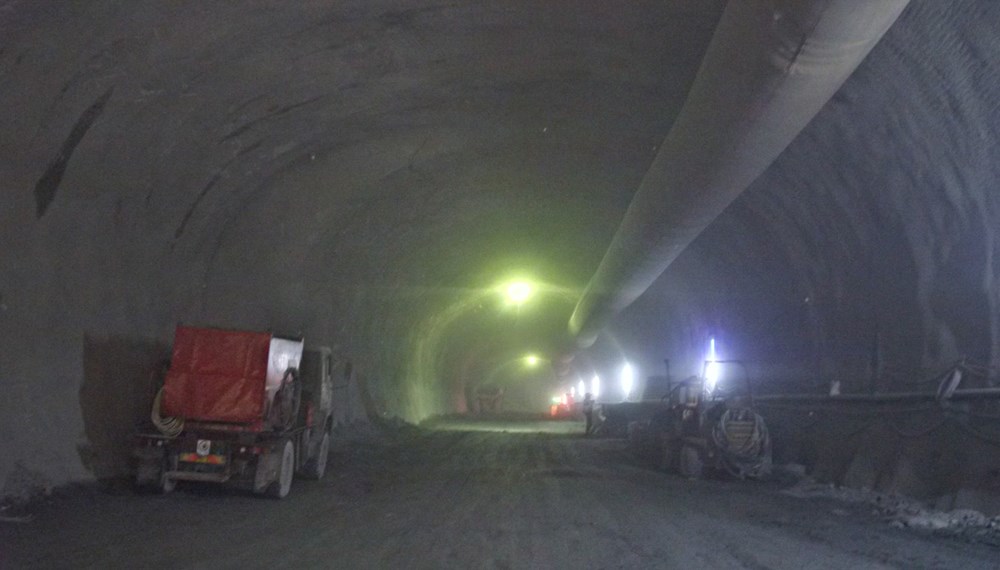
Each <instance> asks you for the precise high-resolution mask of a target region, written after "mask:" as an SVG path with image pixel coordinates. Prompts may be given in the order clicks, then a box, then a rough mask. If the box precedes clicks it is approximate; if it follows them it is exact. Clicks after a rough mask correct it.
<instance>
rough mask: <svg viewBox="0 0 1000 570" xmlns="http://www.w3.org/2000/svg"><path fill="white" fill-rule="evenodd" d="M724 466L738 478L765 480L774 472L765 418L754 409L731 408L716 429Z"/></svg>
mask: <svg viewBox="0 0 1000 570" xmlns="http://www.w3.org/2000/svg"><path fill="white" fill-rule="evenodd" d="M712 439H713V440H714V441H715V446H716V447H717V448H718V449H719V451H720V452H721V454H722V460H723V461H722V463H723V465H725V467H726V470H727V471H729V473H730V474H731V475H733V476H734V477H738V478H740V479H744V478H746V477H761V476H764V475H767V473H768V472H769V471H770V469H771V438H770V436H769V435H768V433H767V425H765V424H764V418H762V417H761V416H760V414H758V413H756V412H754V411H753V410H751V409H750V408H731V409H728V410H726V411H725V413H723V414H722V417H721V418H719V422H718V423H717V424H715V426H714V427H713V428H712Z"/></svg>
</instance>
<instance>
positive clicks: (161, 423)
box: [149, 387, 184, 439]
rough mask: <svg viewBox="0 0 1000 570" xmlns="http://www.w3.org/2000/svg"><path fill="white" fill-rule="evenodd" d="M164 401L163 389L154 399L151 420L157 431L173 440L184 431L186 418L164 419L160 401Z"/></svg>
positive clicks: (150, 414)
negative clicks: (161, 413)
mask: <svg viewBox="0 0 1000 570" xmlns="http://www.w3.org/2000/svg"><path fill="white" fill-rule="evenodd" d="M161 400H163V388H162V387H161V388H160V390H159V391H158V392H156V397H155V398H153V410H152V411H151V412H150V413H149V419H150V420H152V422H153V425H154V426H156V429H158V430H160V433H162V434H163V435H165V436H167V437H169V438H171V439H173V438H175V437H177V436H179V435H180V434H181V432H182V431H184V418H171V417H167V418H165V417H163V416H161V415H160V401H161Z"/></svg>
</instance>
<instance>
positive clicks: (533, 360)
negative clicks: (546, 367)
mask: <svg viewBox="0 0 1000 570" xmlns="http://www.w3.org/2000/svg"><path fill="white" fill-rule="evenodd" d="M524 363H525V364H527V365H528V366H530V367H532V368H534V367H536V366H538V357H537V356H535V355H534V354H529V355H528V356H525V357H524Z"/></svg>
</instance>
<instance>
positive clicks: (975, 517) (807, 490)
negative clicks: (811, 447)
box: [782, 479, 1000, 546]
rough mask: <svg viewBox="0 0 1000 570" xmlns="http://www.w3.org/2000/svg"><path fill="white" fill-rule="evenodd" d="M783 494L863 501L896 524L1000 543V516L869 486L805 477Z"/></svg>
mask: <svg viewBox="0 0 1000 570" xmlns="http://www.w3.org/2000/svg"><path fill="white" fill-rule="evenodd" d="M782 493H784V494H786V495H790V496H793V497H798V498H802V499H812V498H824V499H833V500H836V501H842V502H845V503H854V504H863V505H867V506H869V507H871V508H872V509H873V512H874V514H875V515H876V516H879V517H881V518H883V519H884V520H885V521H887V522H888V523H889V524H890V525H891V526H893V527H897V528H910V529H914V530H918V531H922V532H929V533H932V534H936V535H944V536H952V537H956V538H961V539H964V540H969V541H972V542H982V543H986V544H991V545H993V546H1000V515H998V516H995V517H989V516H987V515H984V514H983V513H981V512H978V511H974V510H971V509H956V510H953V511H939V510H935V509H932V508H930V507H928V506H927V505H926V504H924V503H921V502H920V501H918V500H916V499H912V498H909V497H904V496H901V495H895V494H891V493H880V492H878V491H872V490H869V489H850V488H846V487H837V486H835V485H833V484H822V483H817V482H815V481H813V480H811V479H802V480H801V481H799V482H798V483H797V484H796V485H794V486H793V487H791V488H789V489H786V490H784V491H782Z"/></svg>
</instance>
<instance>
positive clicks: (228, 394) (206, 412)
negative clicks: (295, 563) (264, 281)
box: [133, 326, 333, 498]
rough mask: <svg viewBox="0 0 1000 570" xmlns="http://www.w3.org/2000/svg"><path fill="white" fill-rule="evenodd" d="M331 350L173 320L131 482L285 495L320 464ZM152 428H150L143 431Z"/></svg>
mask: <svg viewBox="0 0 1000 570" xmlns="http://www.w3.org/2000/svg"><path fill="white" fill-rule="evenodd" d="M331 372H332V357H331V352H330V350H329V349H328V348H323V347H318V348H310V349H306V348H305V346H304V342H303V340H302V339H301V338H284V337H279V336H276V335H273V334H271V333H268V332H248V331H234V330H222V329H212V328H198V327H187V326H178V327H177V330H176V333H175V336H174V346H173V351H172V356H171V360H170V367H169V370H168V371H167V373H166V376H165V379H164V382H163V387H162V388H161V389H160V391H159V392H158V393H157V395H156V398H155V399H154V402H153V409H152V413H151V414H150V419H151V423H152V426H151V429H149V430H147V431H144V432H142V433H139V434H137V436H136V443H137V445H136V447H135V449H134V453H133V455H134V457H135V459H136V483H137V484H138V485H140V486H143V487H147V488H155V489H158V490H160V491H162V492H170V491H172V490H173V489H174V486H175V485H176V483H177V481H202V482H214V483H224V484H227V485H231V486H235V487H238V488H243V489H247V490H251V491H253V492H255V493H261V494H268V495H270V496H273V497H275V498H284V497H285V496H287V495H288V493H289V491H290V490H291V484H292V478H293V475H294V474H298V475H300V476H304V477H307V478H313V479H319V478H321V477H322V476H323V474H324V473H325V470H326V463H327V457H328V454H329V448H330V437H331V430H332V427H333V418H332V413H331V412H332V399H333V396H332V392H333V386H332V380H331ZM152 428H155V429H152Z"/></svg>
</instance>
